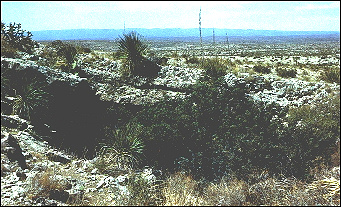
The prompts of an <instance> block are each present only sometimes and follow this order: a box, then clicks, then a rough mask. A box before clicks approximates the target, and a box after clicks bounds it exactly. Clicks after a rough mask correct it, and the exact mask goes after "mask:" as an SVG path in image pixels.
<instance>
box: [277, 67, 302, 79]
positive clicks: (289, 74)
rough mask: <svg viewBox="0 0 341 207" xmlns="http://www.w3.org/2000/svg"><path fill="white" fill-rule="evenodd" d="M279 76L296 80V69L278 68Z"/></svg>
mask: <svg viewBox="0 0 341 207" xmlns="http://www.w3.org/2000/svg"><path fill="white" fill-rule="evenodd" d="M276 72H277V74H278V76H281V77H282V78H294V77H296V74H297V71H296V69H295V68H287V69H285V68H276Z"/></svg>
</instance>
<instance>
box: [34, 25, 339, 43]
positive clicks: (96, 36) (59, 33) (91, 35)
mask: <svg viewBox="0 0 341 207" xmlns="http://www.w3.org/2000/svg"><path fill="white" fill-rule="evenodd" d="M130 31H136V32H138V33H139V34H141V35H143V36H144V37H145V38H168V39H169V38H182V37H193V38H194V37H195V38H199V29H198V28H192V29H180V28H166V29H158V28H155V29H143V28H128V29H126V31H125V32H130ZM31 32H32V34H33V37H32V38H33V39H34V40H37V41H43V40H114V39H116V38H117V37H119V35H122V34H123V32H124V31H123V29H70V30H43V31H31ZM214 33H215V36H216V37H218V36H221V37H223V36H224V37H226V34H227V35H228V36H229V37H231V36H239V37H250V36H293V35H304V36H305V35H340V32H338V31H280V30H254V29H214ZM212 34H213V29H212V28H202V36H203V37H204V39H207V38H208V37H212Z"/></svg>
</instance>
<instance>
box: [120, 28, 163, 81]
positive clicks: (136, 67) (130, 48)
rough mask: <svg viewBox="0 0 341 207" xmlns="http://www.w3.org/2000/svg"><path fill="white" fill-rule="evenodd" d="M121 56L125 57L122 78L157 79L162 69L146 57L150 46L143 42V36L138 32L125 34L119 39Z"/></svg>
mask: <svg viewBox="0 0 341 207" xmlns="http://www.w3.org/2000/svg"><path fill="white" fill-rule="evenodd" d="M118 45H119V51H118V52H119V54H121V55H123V56H124V59H123V68H122V76H123V77H130V76H142V77H155V76H156V75H157V74H158V72H159V71H160V67H159V66H158V65H157V64H156V63H154V62H152V61H150V60H149V59H147V58H146V57H144V55H146V52H147V49H148V46H147V44H146V43H144V42H143V41H142V36H141V35H139V34H138V33H136V32H130V33H128V34H123V37H119V40H118Z"/></svg>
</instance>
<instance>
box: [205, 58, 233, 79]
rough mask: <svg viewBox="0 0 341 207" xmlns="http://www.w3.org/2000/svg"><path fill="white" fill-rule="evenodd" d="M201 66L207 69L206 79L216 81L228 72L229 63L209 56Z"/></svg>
mask: <svg viewBox="0 0 341 207" xmlns="http://www.w3.org/2000/svg"><path fill="white" fill-rule="evenodd" d="M201 68H202V69H204V70H205V80H212V81H216V80H217V79H218V78H221V77H222V76H223V75H225V74H226V70H227V65H226V64H224V62H223V61H221V60H220V59H219V58H208V59H204V60H203V61H202V65H201Z"/></svg>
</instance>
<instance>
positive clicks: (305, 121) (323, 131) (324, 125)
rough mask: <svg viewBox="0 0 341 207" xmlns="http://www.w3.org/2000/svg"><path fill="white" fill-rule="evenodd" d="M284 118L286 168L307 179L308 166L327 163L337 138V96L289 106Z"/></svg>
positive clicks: (338, 109)
mask: <svg viewBox="0 0 341 207" xmlns="http://www.w3.org/2000/svg"><path fill="white" fill-rule="evenodd" d="M287 121H288V122H287V128H286V129H285V135H284V137H283V140H286V141H285V142H284V143H283V145H282V146H285V150H286V151H287V153H286V154H287V156H288V158H289V159H288V160H287V163H286V165H287V166H288V169H291V170H293V172H292V173H293V174H294V175H296V176H297V177H299V178H306V179H307V178H309V177H311V175H309V170H310V169H311V168H314V167H316V166H318V165H320V164H321V163H324V164H327V166H331V165H332V154H334V153H335V147H336V144H337V141H338V140H340V96H339V95H338V96H332V97H326V98H325V99H324V100H323V101H322V102H320V103H317V104H316V105H303V106H300V107H297V108H291V109H290V110H289V112H288V119H287ZM333 149H334V150H333ZM318 158H320V159H318ZM317 161H318V162H317ZM282 164H283V163H282ZM299 175H300V176H299Z"/></svg>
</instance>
